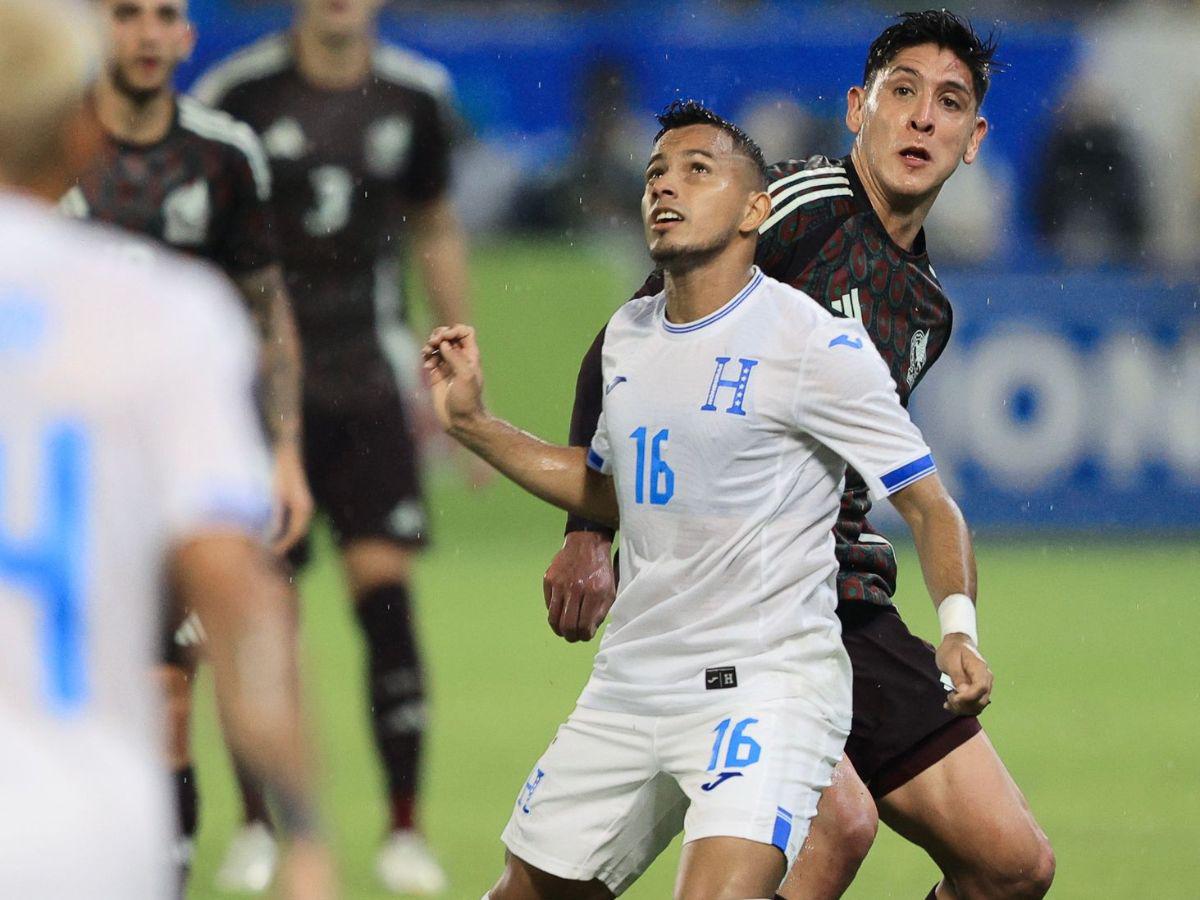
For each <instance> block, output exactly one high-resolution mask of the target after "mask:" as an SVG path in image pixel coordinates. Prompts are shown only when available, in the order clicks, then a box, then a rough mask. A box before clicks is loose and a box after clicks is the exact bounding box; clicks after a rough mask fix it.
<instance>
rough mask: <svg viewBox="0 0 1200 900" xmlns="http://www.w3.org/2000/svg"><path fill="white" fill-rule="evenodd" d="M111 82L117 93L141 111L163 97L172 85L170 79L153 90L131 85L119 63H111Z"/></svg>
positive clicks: (109, 72) (109, 68)
mask: <svg viewBox="0 0 1200 900" xmlns="http://www.w3.org/2000/svg"><path fill="white" fill-rule="evenodd" d="M108 75H109V80H111V81H112V85H113V87H114V88H116V89H117V93H118V94H120V95H121V96H122V97H124V98H125V99H126V100H128V101H129V102H130V103H132V104H133V105H134V106H136V107H138V108H139V109H143V108H145V107H146V106H148V105H149V104H150V102H151V101H153V100H155V99H156V98H158V97H160V96H162V94H163V93H164V92H165V91H166V90H167V85H168V84H170V79H167V80H166V81H164V83H163V84H161V85H159V86H158V87H153V88H140V87H137V86H136V85H134V84H131V83H130V81H129V79H128V78H126V77H125V72H124V70H122V69H121V66H120V64H119V63H116V62H114V63H111V64H110V65H109V67H108Z"/></svg>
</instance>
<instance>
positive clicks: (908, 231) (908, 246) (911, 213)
mask: <svg viewBox="0 0 1200 900" xmlns="http://www.w3.org/2000/svg"><path fill="white" fill-rule="evenodd" d="M850 159H851V161H852V162H853V163H854V170H855V171H856V172H857V173H858V179H859V181H860V182H862V186H863V191H864V192H865V193H866V195H867V200H868V201H870V204H871V208H872V209H874V210H875V215H877V216H879V221H880V222H882V223H883V227H884V229H885V230H886V231H887V233H888V237H890V238H891V239H892V240H893V241H895V242H896V245H897V246H899V247H901V248H903V249H904V250H908V251H911V250H912V248H913V244H914V243H916V240H917V235H918V234H920V233H921V229H922V228H924V227H925V219H926V218H927V217H928V216H929V210H931V209H932V208H933V201H935V200H936V199H937V192H936V191H935V192H934V193H932V194H930V195H929V196H928V197H922V198H921V199H920V200H918V201H915V202H911V203H907V202H905V201H903V200H900V199H896V198H891V197H889V195H888V192H887V191H886V190H884V188H883V186H882V185H881V184H880V183H879V181H878V180H877V179H876V178H875V175H874V173H873V172H872V171H871V169H870V167H869V166H868V165H867V164H866V162H865V160H863V158H862V154H861V153H860V152H859V149H858V144H857V143H856V144H855V145H854V147H853V148H852V149H851V150H850Z"/></svg>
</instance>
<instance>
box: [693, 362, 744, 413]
mask: <svg viewBox="0 0 1200 900" xmlns="http://www.w3.org/2000/svg"><path fill="white" fill-rule="evenodd" d="M731 359H732V357H729V356H718V357H717V358H716V360H717V369H716V371H715V372H713V377H712V384H710V385H709V387H708V400H706V401H705V403H704V405H703V406H701V407H700V409H701V410H702V411H703V412H716V411H717V399H718V395H719V394H720V393H721V392H722V391H724V390H732V391H733V402H732V403H730V405H729V406H728V407H726V409H725V412H727V413H729V414H730V415H733V416H744V415H745V414H746V410H745V409H744V408H743V407H742V402H743V401H744V400H745V399H746V390H747V389H748V388H749V386H750V375H751V373H752V372H753V370H754V367H755V366H757V365H758V360H757V359H743V358H741V357H738V363H739V364H740V365H741V372H739V373H738V376H737V378H726V377H725V366H726V365H727V364H728V363H729V361H730V360H731Z"/></svg>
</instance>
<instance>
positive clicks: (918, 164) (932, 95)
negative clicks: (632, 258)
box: [545, 10, 1054, 900]
mask: <svg viewBox="0 0 1200 900" xmlns="http://www.w3.org/2000/svg"><path fill="white" fill-rule="evenodd" d="M994 49H995V48H994V45H993V44H992V43H991V42H990V41H986V42H985V41H982V40H981V39H980V38H979V37H978V36H977V35H976V34H975V33H974V31H973V30H972V29H971V27H970V25H969V24H968V23H966V22H965V21H963V20H962V19H959V18H957V17H956V16H954V15H953V14H951V13H948V12H946V11H944V10H930V11H926V12H923V13H906V14H904V15H903V16H901V17H900V21H899V22H897V23H896V24H894V25H892V26H891V27H889V28H888V29H886V30H885V31H884V32H883V33H882V34H881V35H880V36H879V37H878V38H877V39H876V40H875V42H874V43H873V44H872V45H871V48H870V51H869V53H868V57H867V63H866V68H865V74H864V77H863V84H862V86H861V87H858V86H856V87H853V88H851V89H850V91H849V94H848V107H847V114H846V122H847V125H848V126H849V128H850V130H851V131H852V132H853V133H854V134H855V136H856V139H855V142H854V146H853V148H852V150H851V152H850V155H849V156H848V157H844V158H840V159H831V158H827V157H824V156H814V157H810V158H808V159H804V160H789V161H787V162H783V163H779V164H777V165H776V166H774V167H773V168H772V173H771V174H772V184H771V187H770V193H771V197H772V214H771V216H770V217H769V218H768V220H767V221H766V223H764V226H763V228H762V230H761V233H760V238H759V245H758V253H757V262H758V264H759V266H761V267H762V269H763V271H765V272H766V273H767V274H768V275H770V276H772V277H775V278H778V279H780V280H781V281H785V282H787V283H789V284H791V285H793V286H795V287H797V288H800V289H801V290H803V291H804V292H805V293H807V294H809V295H810V296H812V297H813V298H814V299H815V300H816V301H817V302H819V303H821V304H822V305H824V306H825V307H826V308H827V309H829V310H830V311H832V312H834V313H835V314H837V315H841V316H846V317H854V318H857V319H860V320H861V321H862V323H863V325H864V326H865V327H866V328H867V331H868V332H869V333H870V335H871V337H872V338H873V340H874V341H875V343H876V345H877V346H878V348H879V350H880V352H881V354H882V356H883V358H884V360H885V362H887V363H888V365H889V367H890V368H891V371H892V378H893V380H894V381H895V383H896V388H897V391H898V392H899V395H900V398H901V400H902V401H903V402H905V403H907V401H908V397H909V395H910V394H911V392H912V390H913V389H914V388H915V386H916V385H917V383H918V382H919V381H920V379H921V378H922V376H923V375H924V374H925V372H926V371H928V369H929V367H930V366H931V365H932V364H933V363H934V362H935V361H936V360H937V359H938V357H939V356H940V355H941V353H942V350H943V349H944V348H945V346H946V342H947V340H948V339H949V336H950V326H951V307H950V302H949V300H948V298H947V297H946V295H945V293H944V292H943V291H942V288H941V285H940V284H939V282H938V279H937V276H936V275H935V274H934V271H933V268H932V266H931V265H930V263H929V258H928V256H927V255H926V250H925V236H924V232H923V230H922V226H923V224H924V222H925V219H926V216H927V215H928V213H929V210H930V208H931V207H932V206H933V203H934V201H935V200H936V198H937V195H938V192H939V190H940V189H941V186H942V185H943V184H944V183H945V181H946V179H948V178H949V177H950V175H951V174H952V173H953V172H954V170H955V169H956V168H957V166H958V164H959V162H960V161H961V162H965V163H968V164H969V163H971V162H972V161H974V159H975V158H976V155H977V154H978V152H979V147H980V144H981V142H982V140H983V138H984V136H985V134H986V133H987V122H986V121H985V120H984V119H983V118H982V117H981V116H980V115H979V108H980V104H981V103H982V101H983V97H984V94H985V93H986V90H987V87H988V84H989V79H990V70H991V67H992V55H993V53H994ZM659 289H660V283H659V280H658V278H657V277H656V276H651V279H650V281H649V282H648V283H647V286H646V287H645V288H644V289H643V291H644V292H647V293H654V292H656V291H658V290H659ZM600 337H601V338H603V334H601V336H600ZM600 342H601V341H600V339H598V340H597V343H596V344H593V347H592V349H591V350H590V351H589V353H588V356H587V357H586V358H585V360H584V365H583V368H582V369H581V371H580V376H579V382H578V385H577V394H576V408H575V410H574V413H573V416H572V429H571V439H572V443H574V444H577V445H582V444H587V443H588V442H589V441H590V439H591V435H592V433H593V432H594V430H595V424H596V419H597V417H598V415H599V410H600V399H601V392H602V390H603V388H602V385H601V382H600V374H599V373H600V367H599V357H598V353H599V349H598V348H599V346H600ZM869 511H870V501H869V499H868V496H867V491H866V488H865V486H864V484H863V482H862V479H861V478H860V477H858V475H857V474H856V473H854V472H852V471H851V472H848V473H847V479H846V487H845V493H844V495H843V498H842V508H841V513H840V515H839V518H838V522H837V525H836V528H835V531H834V539H835V544H836V551H837V556H838V561H839V564H840V571H839V573H838V596H839V606H838V614H839V617H840V618H841V621H842V629H843V639H844V641H845V645H846V648H847V650H848V651H849V653H850V659H851V662H852V664H853V667H854V719H853V726H852V731H851V734H850V738H849V740H848V741H847V744H846V759H844V760H843V763H842V765H841V766H839V769H838V772H837V773H836V774H835V776H834V782H833V786H832V787H830V788H829V789H828V790H827V791H826V792H825V795H824V796H823V797H822V800H821V805H820V808H819V811H818V816H817V818H816V820H815V821H814V823H813V827H812V830H811V832H810V837H809V839H808V841H807V842H806V845H805V848H804V850H803V852H802V854H801V856H800V858H799V859H798V861H797V863H796V865H795V866H794V867H793V869H792V871H791V873H790V875H789V878H788V879H787V881H785V882H784V885H783V886H782V887H781V888H780V895H781V896H782V897H784V898H787V900H802V898H803V900H810V898H823V897H838V896H840V895H841V894H842V892H843V891H844V890H845V889H846V888H847V887H848V886H849V884H850V882H851V880H852V879H853V877H854V874H855V872H856V871H857V870H858V866H859V864H860V863H861V861H862V859H863V858H864V857H865V855H866V852H867V850H868V849H869V847H870V845H871V842H872V841H873V840H874V835H875V830H876V827H877V822H878V819H879V818H882V819H883V820H884V821H885V822H887V823H888V825H890V826H891V827H892V828H894V829H895V830H896V831H897V832H899V833H900V834H902V835H903V836H905V837H906V838H908V839H909V840H911V841H913V842H915V843H917V844H918V845H920V846H921V847H922V848H924V849H925V850H926V851H927V852H928V853H929V854H930V856H931V857H932V858H933V860H934V861H935V862H936V863H937V865H938V866H939V868H941V870H942V873H943V880H942V881H941V883H940V884H939V885H937V886H935V888H934V890H933V891H931V892H930V894H929V896H930V897H938V898H943V900H944V898H952V897H957V898H962V897H972V898H975V897H988V898H991V897H996V898H999V897H1005V898H1008V897H1041V896H1043V895H1044V894H1045V893H1046V891H1047V890H1048V889H1049V886H1050V882H1051V880H1052V878H1053V874H1054V856H1053V852H1052V850H1051V848H1050V844H1049V842H1048V841H1047V839H1046V836H1045V834H1044V833H1043V832H1042V830H1041V828H1040V827H1039V826H1038V824H1037V822H1036V821H1035V819H1034V818H1033V815H1032V813H1031V812H1030V810H1029V807H1028V805H1027V803H1026V802H1025V798H1024V797H1023V796H1022V794H1021V792H1020V790H1019V788H1018V787H1017V785H1016V784H1015V783H1014V781H1013V780H1012V778H1011V776H1010V775H1009V773H1008V771H1007V770H1006V769H1005V767H1004V765H1003V763H1002V762H1001V761H1000V758H999V756H998V755H997V754H996V751H995V750H994V748H993V747H992V745H991V743H990V741H989V740H988V738H987V736H986V734H984V733H983V731H982V730H981V728H980V725H979V723H978V720H977V719H976V718H974V717H963V716H958V715H956V714H955V713H954V712H953V711H952V709H951V708H950V707H953V706H954V705H955V704H954V703H953V694H952V693H951V694H949V695H948V694H947V690H948V689H947V688H945V687H943V683H942V676H941V673H942V671H945V669H946V663H947V660H946V659H945V658H943V657H944V654H946V653H947V644H948V642H946V641H944V642H943V645H942V646H941V647H939V648H938V651H937V654H936V656H935V653H934V650H933V648H932V647H931V646H930V645H928V644H926V643H925V642H924V641H922V640H920V639H919V638H917V637H915V636H914V635H912V634H911V633H910V632H909V631H908V629H907V628H906V627H905V625H904V623H903V621H902V620H901V618H900V615H899V613H898V612H897V610H896V607H895V606H894V605H893V604H892V599H891V598H892V594H893V593H894V591H895V586H896V560H895V555H894V553H893V550H892V547H891V544H890V543H888V541H887V540H886V539H885V538H884V537H883V536H882V535H880V534H879V533H878V532H876V531H875V530H874V529H873V528H872V527H871V525H870V523H869V522H868V520H867V514H868V513H869ZM568 529H569V531H568V534H567V538H566V541H565V542H564V547H563V549H562V550H561V551H560V552H559V554H558V555H557V556H556V557H555V559H554V561H553V562H552V563H551V565H550V568H549V569H548V571H547V573H546V578H545V593H546V602H547V606H548V609H549V616H550V624H551V626H552V627H553V628H554V630H555V631H556V632H557V633H559V634H561V635H562V636H564V637H565V638H566V639H567V640H578V639H584V640H587V639H590V638H591V637H592V636H593V635H594V634H595V631H596V629H597V627H598V626H599V624H600V622H601V621H602V620H603V617H604V615H605V614H606V613H607V608H608V606H609V605H610V604H611V597H612V592H613V574H612V566H611V561H610V554H611V538H612V532H611V531H607V530H604V529H599V528H597V527H596V526H595V525H592V524H590V523H585V522H581V521H578V520H573V521H572V522H570V523H569V525H568ZM939 612H941V611H940V610H939ZM962 612H963V613H964V614H965V617H966V618H965V619H959V620H956V621H948V620H947V618H945V617H944V618H943V621H942V630H943V635H944V636H946V635H950V636H954V635H955V634H958V637H959V638H962V637H963V634H964V633H965V634H968V635H970V636H969V637H967V638H965V639H963V640H960V641H957V642H953V643H951V646H953V647H954V648H956V652H966V653H978V650H977V649H976V644H977V640H976V638H975V635H974V630H975V626H974V610H973V609H970V610H963V611H962ZM960 632H961V633H960ZM948 697H949V699H948Z"/></svg>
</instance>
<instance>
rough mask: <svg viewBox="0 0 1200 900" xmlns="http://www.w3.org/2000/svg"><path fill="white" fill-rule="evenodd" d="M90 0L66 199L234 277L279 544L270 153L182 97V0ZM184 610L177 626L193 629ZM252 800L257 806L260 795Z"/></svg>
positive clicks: (186, 693)
mask: <svg viewBox="0 0 1200 900" xmlns="http://www.w3.org/2000/svg"><path fill="white" fill-rule="evenodd" d="M94 2H95V5H96V7H97V8H98V10H99V11H100V13H101V15H102V18H103V20H104V23H105V25H106V30H107V36H108V49H109V58H108V61H107V65H106V66H105V68H104V71H103V72H102V74H101V77H100V79H99V82H98V83H97V85H96V88H95V91H94V92H93V104H94V108H95V113H96V116H97V117H98V119H99V121H100V124H101V126H102V127H103V130H104V134H105V140H104V143H103V148H102V152H101V154H100V155H99V157H98V159H97V160H96V161H95V162H94V163H93V165H92V166H91V167H90V168H89V169H88V171H87V172H86V173H84V174H83V176H82V177H81V178H80V179H79V183H78V184H77V185H76V186H75V187H74V188H73V189H72V190H71V191H70V193H68V194H67V196H66V197H65V198H64V199H63V202H62V206H63V209H64V210H65V211H66V212H67V213H68V214H70V215H73V216H78V217H80V218H83V217H87V218H91V219H95V220H98V221H103V222H108V223H111V224H114V225H118V226H120V227H121V228H123V229H125V230H127V231H132V232H135V233H137V234H142V235H146V236H148V237H152V238H154V239H156V240H159V241H162V242H163V243H166V244H168V245H170V246H172V247H174V248H176V249H178V250H181V251H184V252H186V253H190V254H194V255H196V256H199V257H202V258H204V259H206V260H209V261H210V262H213V263H215V264H216V265H217V266H219V267H220V268H221V269H222V270H223V271H224V272H225V273H226V274H227V275H228V276H229V277H230V278H231V279H232V280H233V281H234V282H235V283H236V284H237V285H238V288H239V290H240V291H241V294H242V296H243V298H244V300H245V302H246V304H247V306H248V307H249V309H250V310H251V312H252V313H253V315H254V318H255V320H256V322H257V324H258V330H259V334H260V336H261V339H262V348H263V353H262V359H263V372H262V375H263V391H262V398H263V407H264V413H265V418H266V421H267V423H268V429H269V431H270V437H271V441H272V445H273V447H274V450H275V497H276V515H277V516H278V519H277V520H276V522H275V523H274V526H273V533H274V536H275V549H276V550H277V551H283V550H285V549H287V548H288V547H289V546H291V545H292V544H293V543H294V542H295V541H296V540H297V539H298V538H299V537H300V536H301V535H302V534H303V533H304V532H305V530H306V529H307V525H308V520H309V518H310V516H311V513H312V499H311V497H310V496H309V493H308V486H307V483H306V480H305V475H304V469H303V464H302V461H301V457H300V451H301V447H300V350H299V346H298V339H297V336H296V327H295V323H294V321H293V319H292V313H291V308H290V304H289V301H288V298H287V294H286V291H285V289H284V285H283V275H282V272H281V270H280V266H279V259H278V253H277V248H276V244H275V235H274V230H273V227H272V222H271V217H270V210H269V206H268V201H269V199H270V190H271V187H270V171H269V170H268V167H267V162H266V158H265V156H264V155H263V153H262V149H261V148H260V147H259V145H258V141H257V139H256V138H255V137H254V133H253V131H251V130H250V128H249V127H248V126H246V125H244V124H241V123H238V122H235V121H233V120H232V119H230V118H229V117H228V116H226V115H224V114H222V113H218V112H214V111H213V110H210V109H208V108H207V107H205V106H204V105H202V104H200V103H197V102H196V101H195V100H193V99H191V98H189V97H179V96H176V94H175V91H174V90H173V88H172V81H173V78H174V74H175V70H176V68H177V67H178V66H179V64H180V63H181V62H182V61H183V60H184V59H186V58H187V56H188V55H189V54H190V53H191V50H192V46H193V44H194V43H195V35H194V33H193V31H192V27H191V24H190V22H189V21H188V17H187V2H186V0H94ZM192 622H194V620H189V625H188V626H187V627H186V628H185V629H182V630H181V631H180V634H181V635H183V634H185V633H187V632H188V631H189V630H194V628H195V626H194V625H193V624H192ZM175 624H177V623H175ZM180 642H181V638H177V637H176V629H175V627H174V624H171V623H168V627H167V629H166V641H165V654H166V655H165V660H164V665H163V667H162V670H161V678H162V681H163V684H164V686H165V689H166V691H167V693H168V696H169V698H170V706H169V709H170V720H169V721H170V723H171V734H170V739H169V749H168V753H169V756H170V759H171V765H172V768H173V769H174V771H175V779H176V787H177V793H178V811H179V830H180V834H181V840H180V848H179V854H180V861H181V864H182V865H183V866H184V867H185V868H186V867H187V865H188V863H189V860H190V854H191V846H192V838H193V836H194V834H195V831H196V827H197V821H198V807H199V803H198V801H199V798H198V793H197V787H196V778H195V772H194V770H193V767H192V762H191V747H190V739H189V722H190V716H191V701H192V695H191V679H192V675H193V674H194V671H195V660H194V654H193V652H192V651H191V650H189V649H188V648H184V647H181V646H180ZM192 642H193V643H195V642H197V641H196V638H195V635H194V634H193V635H192ZM250 805H251V806H257V807H260V808H264V809H265V804H264V803H263V802H262V798H261V796H260V795H258V794H253V795H252V797H251V802H250ZM266 874H267V877H269V874H270V870H269V869H268V870H267V872H266Z"/></svg>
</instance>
